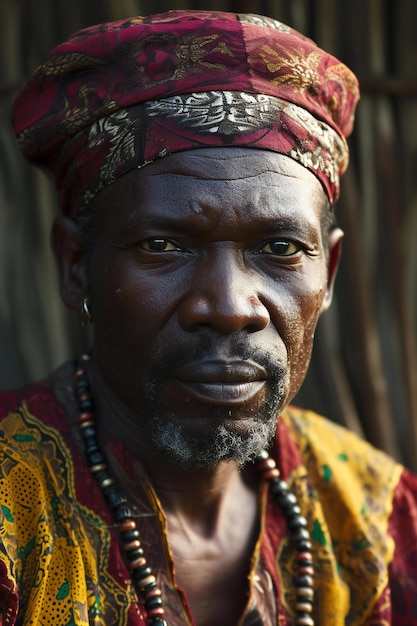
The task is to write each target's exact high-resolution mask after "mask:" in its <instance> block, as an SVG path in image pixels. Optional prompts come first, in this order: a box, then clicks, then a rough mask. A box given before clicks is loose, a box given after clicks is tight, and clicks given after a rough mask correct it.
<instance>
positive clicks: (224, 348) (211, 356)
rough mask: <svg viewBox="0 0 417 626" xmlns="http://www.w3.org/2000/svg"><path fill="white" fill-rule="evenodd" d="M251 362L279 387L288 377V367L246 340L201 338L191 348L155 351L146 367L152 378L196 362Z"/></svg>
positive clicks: (273, 354) (272, 353) (270, 353)
mask: <svg viewBox="0 0 417 626" xmlns="http://www.w3.org/2000/svg"><path fill="white" fill-rule="evenodd" d="M207 360H212V361H222V360H225V361H242V362H244V361H252V362H254V363H255V364H258V365H259V366H261V367H262V368H264V369H265V371H266V372H267V375H268V379H270V382H272V383H275V384H279V383H280V382H282V381H283V380H284V379H285V377H286V376H287V366H286V364H285V363H283V362H282V361H281V360H280V359H279V358H278V357H277V355H276V354H275V353H274V352H272V351H270V350H265V349H262V348H257V347H254V346H250V345H249V344H248V342H247V341H245V340H237V339H232V338H230V337H229V338H226V339H222V340H219V338H218V337H215V336H201V335H200V337H199V338H198V340H197V341H195V342H193V343H192V344H190V345H184V344H181V345H180V346H177V347H175V348H172V349H171V350H169V351H166V350H158V351H157V352H156V353H155V357H154V358H152V359H151V361H150V363H149V370H148V371H149V373H150V377H151V378H155V377H156V378H159V377H160V376H164V375H168V376H169V374H170V372H172V371H174V370H175V369H176V368H178V367H180V366H184V365H185V364H188V363H196V362H199V361H207Z"/></svg>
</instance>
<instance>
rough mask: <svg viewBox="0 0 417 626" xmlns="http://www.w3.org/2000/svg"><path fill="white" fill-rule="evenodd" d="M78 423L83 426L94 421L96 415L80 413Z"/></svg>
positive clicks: (88, 412) (87, 412) (86, 412)
mask: <svg viewBox="0 0 417 626" xmlns="http://www.w3.org/2000/svg"><path fill="white" fill-rule="evenodd" d="M77 420H78V423H79V424H83V423H84V422H89V421H94V415H93V413H91V411H85V412H84V413H80V414H79V416H78V417H77Z"/></svg>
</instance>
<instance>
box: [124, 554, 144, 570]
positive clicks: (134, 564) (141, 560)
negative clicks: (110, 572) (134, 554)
mask: <svg viewBox="0 0 417 626" xmlns="http://www.w3.org/2000/svg"><path fill="white" fill-rule="evenodd" d="M144 565H146V559H145V557H143V556H140V557H139V558H138V559H135V560H134V561H129V563H128V564H127V566H128V568H129V569H130V570H134V569H137V568H138V567H143V566H144Z"/></svg>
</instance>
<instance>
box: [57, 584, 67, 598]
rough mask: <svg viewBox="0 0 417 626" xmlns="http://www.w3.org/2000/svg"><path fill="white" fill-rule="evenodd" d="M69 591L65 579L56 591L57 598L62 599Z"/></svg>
mask: <svg viewBox="0 0 417 626" xmlns="http://www.w3.org/2000/svg"><path fill="white" fill-rule="evenodd" d="M68 593H69V582H68V581H65V582H64V583H63V584H62V585H61V588H60V590H59V591H58V593H57V594H56V599H57V600H64V599H65V598H66V597H67V595H68Z"/></svg>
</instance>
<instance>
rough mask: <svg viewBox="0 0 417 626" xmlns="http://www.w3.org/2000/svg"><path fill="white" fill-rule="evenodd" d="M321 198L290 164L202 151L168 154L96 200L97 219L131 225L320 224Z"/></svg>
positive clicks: (236, 151) (270, 156) (310, 179)
mask: <svg viewBox="0 0 417 626" xmlns="http://www.w3.org/2000/svg"><path fill="white" fill-rule="evenodd" d="M325 206H327V196H326V194H325V192H324V190H323V188H322V186H321V184H320V182H319V181H318V179H317V178H316V177H315V176H314V175H313V174H312V173H311V172H310V171H309V170H307V169H306V168H304V167H303V166H302V165H300V164H299V163H297V162H296V161H294V160H293V159H291V158H289V157H287V156H284V155H281V154H278V153H274V152H270V151H267V150H257V149H247V148H246V149H242V148H205V149H196V150H189V151H186V152H180V153H177V154H172V155H169V156H167V157H164V158H162V159H160V160H159V161H155V162H154V163H151V164H149V165H147V166H145V167H144V168H142V169H140V170H136V171H132V172H129V173H128V174H126V175H124V176H122V177H121V178H120V179H118V180H117V181H115V182H114V183H113V184H111V185H109V187H107V189H105V190H104V191H103V192H102V193H101V194H100V195H99V196H98V198H97V200H96V207H97V211H98V213H99V216H100V217H101V218H102V219H103V220H104V221H105V222H107V219H112V220H113V219H114V218H120V217H121V216H122V215H124V216H125V217H126V218H127V219H131V220H138V219H139V220H147V219H153V218H154V219H163V218H164V217H171V218H173V219H184V220H186V219H187V217H195V216H196V215H200V217H201V218H202V219H203V218H204V217H206V218H207V219H208V217H209V215H210V213H212V212H213V209H215V210H216V212H217V213H218V214H219V215H218V217H217V219H221V220H223V221H225V220H226V221H229V220H232V219H233V220H236V219H238V220H239V221H240V222H241V223H244V222H245V223H251V222H253V221H256V220H262V219H274V218H279V219H285V220H289V221H292V222H297V220H302V221H306V220H307V221H309V222H311V223H312V224H318V223H319V222H320V217H321V213H322V211H323V208H324V207H325Z"/></svg>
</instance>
